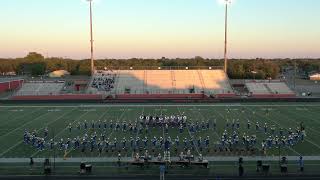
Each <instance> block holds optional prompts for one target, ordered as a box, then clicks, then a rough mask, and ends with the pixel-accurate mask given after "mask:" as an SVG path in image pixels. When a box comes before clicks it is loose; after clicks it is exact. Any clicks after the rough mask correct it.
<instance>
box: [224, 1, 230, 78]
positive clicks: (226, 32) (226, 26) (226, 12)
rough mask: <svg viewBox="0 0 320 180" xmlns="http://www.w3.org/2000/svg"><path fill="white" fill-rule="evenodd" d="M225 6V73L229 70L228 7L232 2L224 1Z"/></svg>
mask: <svg viewBox="0 0 320 180" xmlns="http://www.w3.org/2000/svg"><path fill="white" fill-rule="evenodd" d="M223 1H224V2H223V3H224V4H225V16H224V71H225V73H227V70H228V5H229V4H230V3H231V0H223Z"/></svg>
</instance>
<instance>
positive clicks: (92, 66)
mask: <svg viewBox="0 0 320 180" xmlns="http://www.w3.org/2000/svg"><path fill="white" fill-rule="evenodd" d="M87 1H88V2H89V6H90V46H91V50H90V53H91V75H93V74H94V54H93V27H92V1H93V0H87Z"/></svg>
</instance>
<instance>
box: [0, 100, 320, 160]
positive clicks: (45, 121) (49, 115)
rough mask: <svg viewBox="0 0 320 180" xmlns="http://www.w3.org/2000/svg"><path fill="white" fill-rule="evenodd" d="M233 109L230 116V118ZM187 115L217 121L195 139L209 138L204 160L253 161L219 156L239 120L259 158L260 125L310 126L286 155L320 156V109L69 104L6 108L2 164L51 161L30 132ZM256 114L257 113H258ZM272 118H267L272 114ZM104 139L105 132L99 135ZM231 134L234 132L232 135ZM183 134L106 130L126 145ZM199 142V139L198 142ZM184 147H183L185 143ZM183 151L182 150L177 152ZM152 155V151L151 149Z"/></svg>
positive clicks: (0, 136)
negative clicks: (26, 136) (29, 141)
mask: <svg viewBox="0 0 320 180" xmlns="http://www.w3.org/2000/svg"><path fill="white" fill-rule="evenodd" d="M228 109H229V110H230V112H228ZM266 109H267V110H266ZM183 112H184V113H185V115H186V116H187V117H188V123H189V122H195V121H210V122H212V121H213V119H216V120H217V129H216V130H213V129H209V130H205V131H201V132H198V133H196V134H195V135H194V136H195V137H199V136H201V137H203V138H204V137H206V136H210V149H209V151H207V150H204V151H202V152H200V150H199V149H198V148H194V150H193V154H195V155H197V154H199V153H202V154H204V155H205V156H238V155H243V156H248V155H250V154H249V153H248V152H240V151H239V152H238V151H237V152H235V151H233V152H219V151H215V150H217V149H216V147H217V146H216V144H217V142H218V141H219V140H220V138H221V135H222V133H223V131H224V129H225V123H226V119H230V120H232V119H239V120H240V124H241V127H240V130H239V131H240V133H239V134H240V135H241V134H242V133H243V132H246V133H248V134H256V135H257V137H258V146H257V152H256V153H255V154H254V155H261V154H259V153H260V152H259V149H260V148H261V147H260V141H259V139H262V138H265V137H266V136H268V135H266V134H264V133H260V132H259V133H257V132H256V131H255V128H254V124H255V122H256V121H259V122H260V124H263V123H264V122H266V123H268V125H269V126H271V125H275V126H276V127H277V128H280V127H282V128H285V129H286V128H289V127H291V128H292V129H295V128H296V127H298V126H299V123H300V122H304V125H305V126H306V134H307V137H306V138H305V140H304V142H300V143H298V144H297V145H295V146H293V147H290V148H282V149H281V152H280V153H281V155H291V156H296V155H303V156H320V138H319V137H320V119H319V118H320V103H271V104H270V103H269V104H268V103H250V104H248V103H246V104H239V103H238V104H210V105H206V104H181V105H175V104H169V105H168V104H167V105H166V104H162V105H161V104H155V105H152V104H143V105H138V104H131V105H93V104H91V105H86V106H84V105H69V104H55V105H50V104H44V105H33V106H32V105H24V104H22V105H2V106H0V144H1V146H0V158H23V157H52V156H53V151H52V150H44V151H38V150H36V149H35V148H34V147H31V146H30V145H26V144H24V143H23V133H24V131H25V130H29V131H32V130H34V129H36V130H37V131H38V132H39V133H40V134H42V132H43V130H44V128H45V127H46V126H47V127H48V129H49V138H53V137H54V138H55V139H60V138H64V139H65V138H67V137H76V136H82V135H83V134H84V131H77V130H76V129H75V126H76V124H77V122H83V121H84V120H87V121H88V122H91V120H94V121H96V122H97V121H98V120H99V119H101V120H104V119H106V120H108V121H109V120H113V121H119V122H122V121H126V122H129V121H131V122H134V121H136V120H137V119H138V118H139V116H140V115H141V114H146V115H147V114H149V115H160V114H167V115H171V114H181V113H183ZM253 112H255V113H253ZM267 112H268V113H267ZM247 119H250V120H251V122H252V128H251V129H250V130H248V129H247V128H246V126H247ZM69 123H71V124H73V125H74V129H73V130H72V132H71V133H69V131H68V129H67V126H68V124H69ZM96 131H97V132H98V134H100V130H96ZM230 132H231V130H230ZM178 134H179V132H178V129H174V128H170V130H169V133H168V134H167V135H166V134H164V131H163V128H154V129H151V131H150V132H149V133H148V134H146V133H145V132H144V131H143V133H142V134H130V133H129V132H122V131H115V130H109V129H108V130H107V132H106V136H107V137H109V138H110V139H114V138H115V137H116V138H117V139H119V140H120V139H122V138H123V137H126V138H127V139H129V137H131V136H133V137H134V138H135V137H137V136H139V137H145V136H147V137H149V139H151V138H152V137H153V136H157V137H159V136H162V137H165V136H171V138H174V137H176V135H178ZM180 136H181V137H180V138H181V139H180V140H181V141H182V139H183V138H184V137H186V138H188V139H190V138H191V135H190V133H189V132H188V131H187V130H186V129H185V131H184V132H183V134H182V135H180ZM195 139H197V138H195ZM181 143H182V142H181ZM179 151H180V149H178V152H179ZM150 152H151V149H150ZM159 152H163V150H160V149H156V150H155V152H154V154H158V153H159ZM178 152H175V151H173V150H172V152H171V155H172V156H177V155H178ZM121 153H122V156H123V157H131V156H132V150H131V149H130V148H129V150H128V151H123V152H121ZM55 154H56V156H57V157H63V155H64V151H60V150H58V149H57V150H55ZM117 154H118V152H116V151H111V150H110V151H108V152H105V151H104V152H103V153H102V154H99V153H98V152H97V151H94V152H90V151H86V152H85V153H81V152H80V151H79V150H72V149H71V150H70V151H68V155H67V156H68V158H70V157H114V156H116V155H117ZM267 154H268V155H270V156H278V155H279V150H278V149H276V148H273V149H270V150H268V151H267Z"/></svg>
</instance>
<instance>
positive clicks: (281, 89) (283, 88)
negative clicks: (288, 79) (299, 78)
mask: <svg viewBox="0 0 320 180" xmlns="http://www.w3.org/2000/svg"><path fill="white" fill-rule="evenodd" d="M245 85H246V87H247V89H248V91H249V93H251V94H252V95H253V96H254V95H295V93H294V92H293V91H292V90H291V89H290V88H289V87H288V86H287V84H285V83H284V82H272V81H270V82H269V81H258V82H246V83H245Z"/></svg>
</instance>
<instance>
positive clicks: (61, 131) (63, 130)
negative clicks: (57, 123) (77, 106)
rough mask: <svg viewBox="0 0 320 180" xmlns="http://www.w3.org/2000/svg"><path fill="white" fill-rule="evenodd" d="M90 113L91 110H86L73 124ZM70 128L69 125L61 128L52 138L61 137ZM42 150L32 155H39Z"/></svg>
mask: <svg viewBox="0 0 320 180" xmlns="http://www.w3.org/2000/svg"><path fill="white" fill-rule="evenodd" d="M88 113H89V111H86V112H84V113H83V114H81V115H80V116H79V117H78V118H77V119H76V120H74V121H73V122H72V123H71V124H74V123H75V122H77V121H79V120H80V119H81V118H82V117H83V116H85V115H87V114H88ZM67 129H68V126H67V127H65V128H64V129H62V130H60V131H59V132H58V133H57V134H55V136H53V138H52V139H55V138H57V137H59V135H60V134H62V133H63V132H65V130H67ZM39 152H40V151H39V150H38V151H36V152H35V153H33V154H32V155H31V157H34V156H35V155H37V154H38V153H39Z"/></svg>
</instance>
